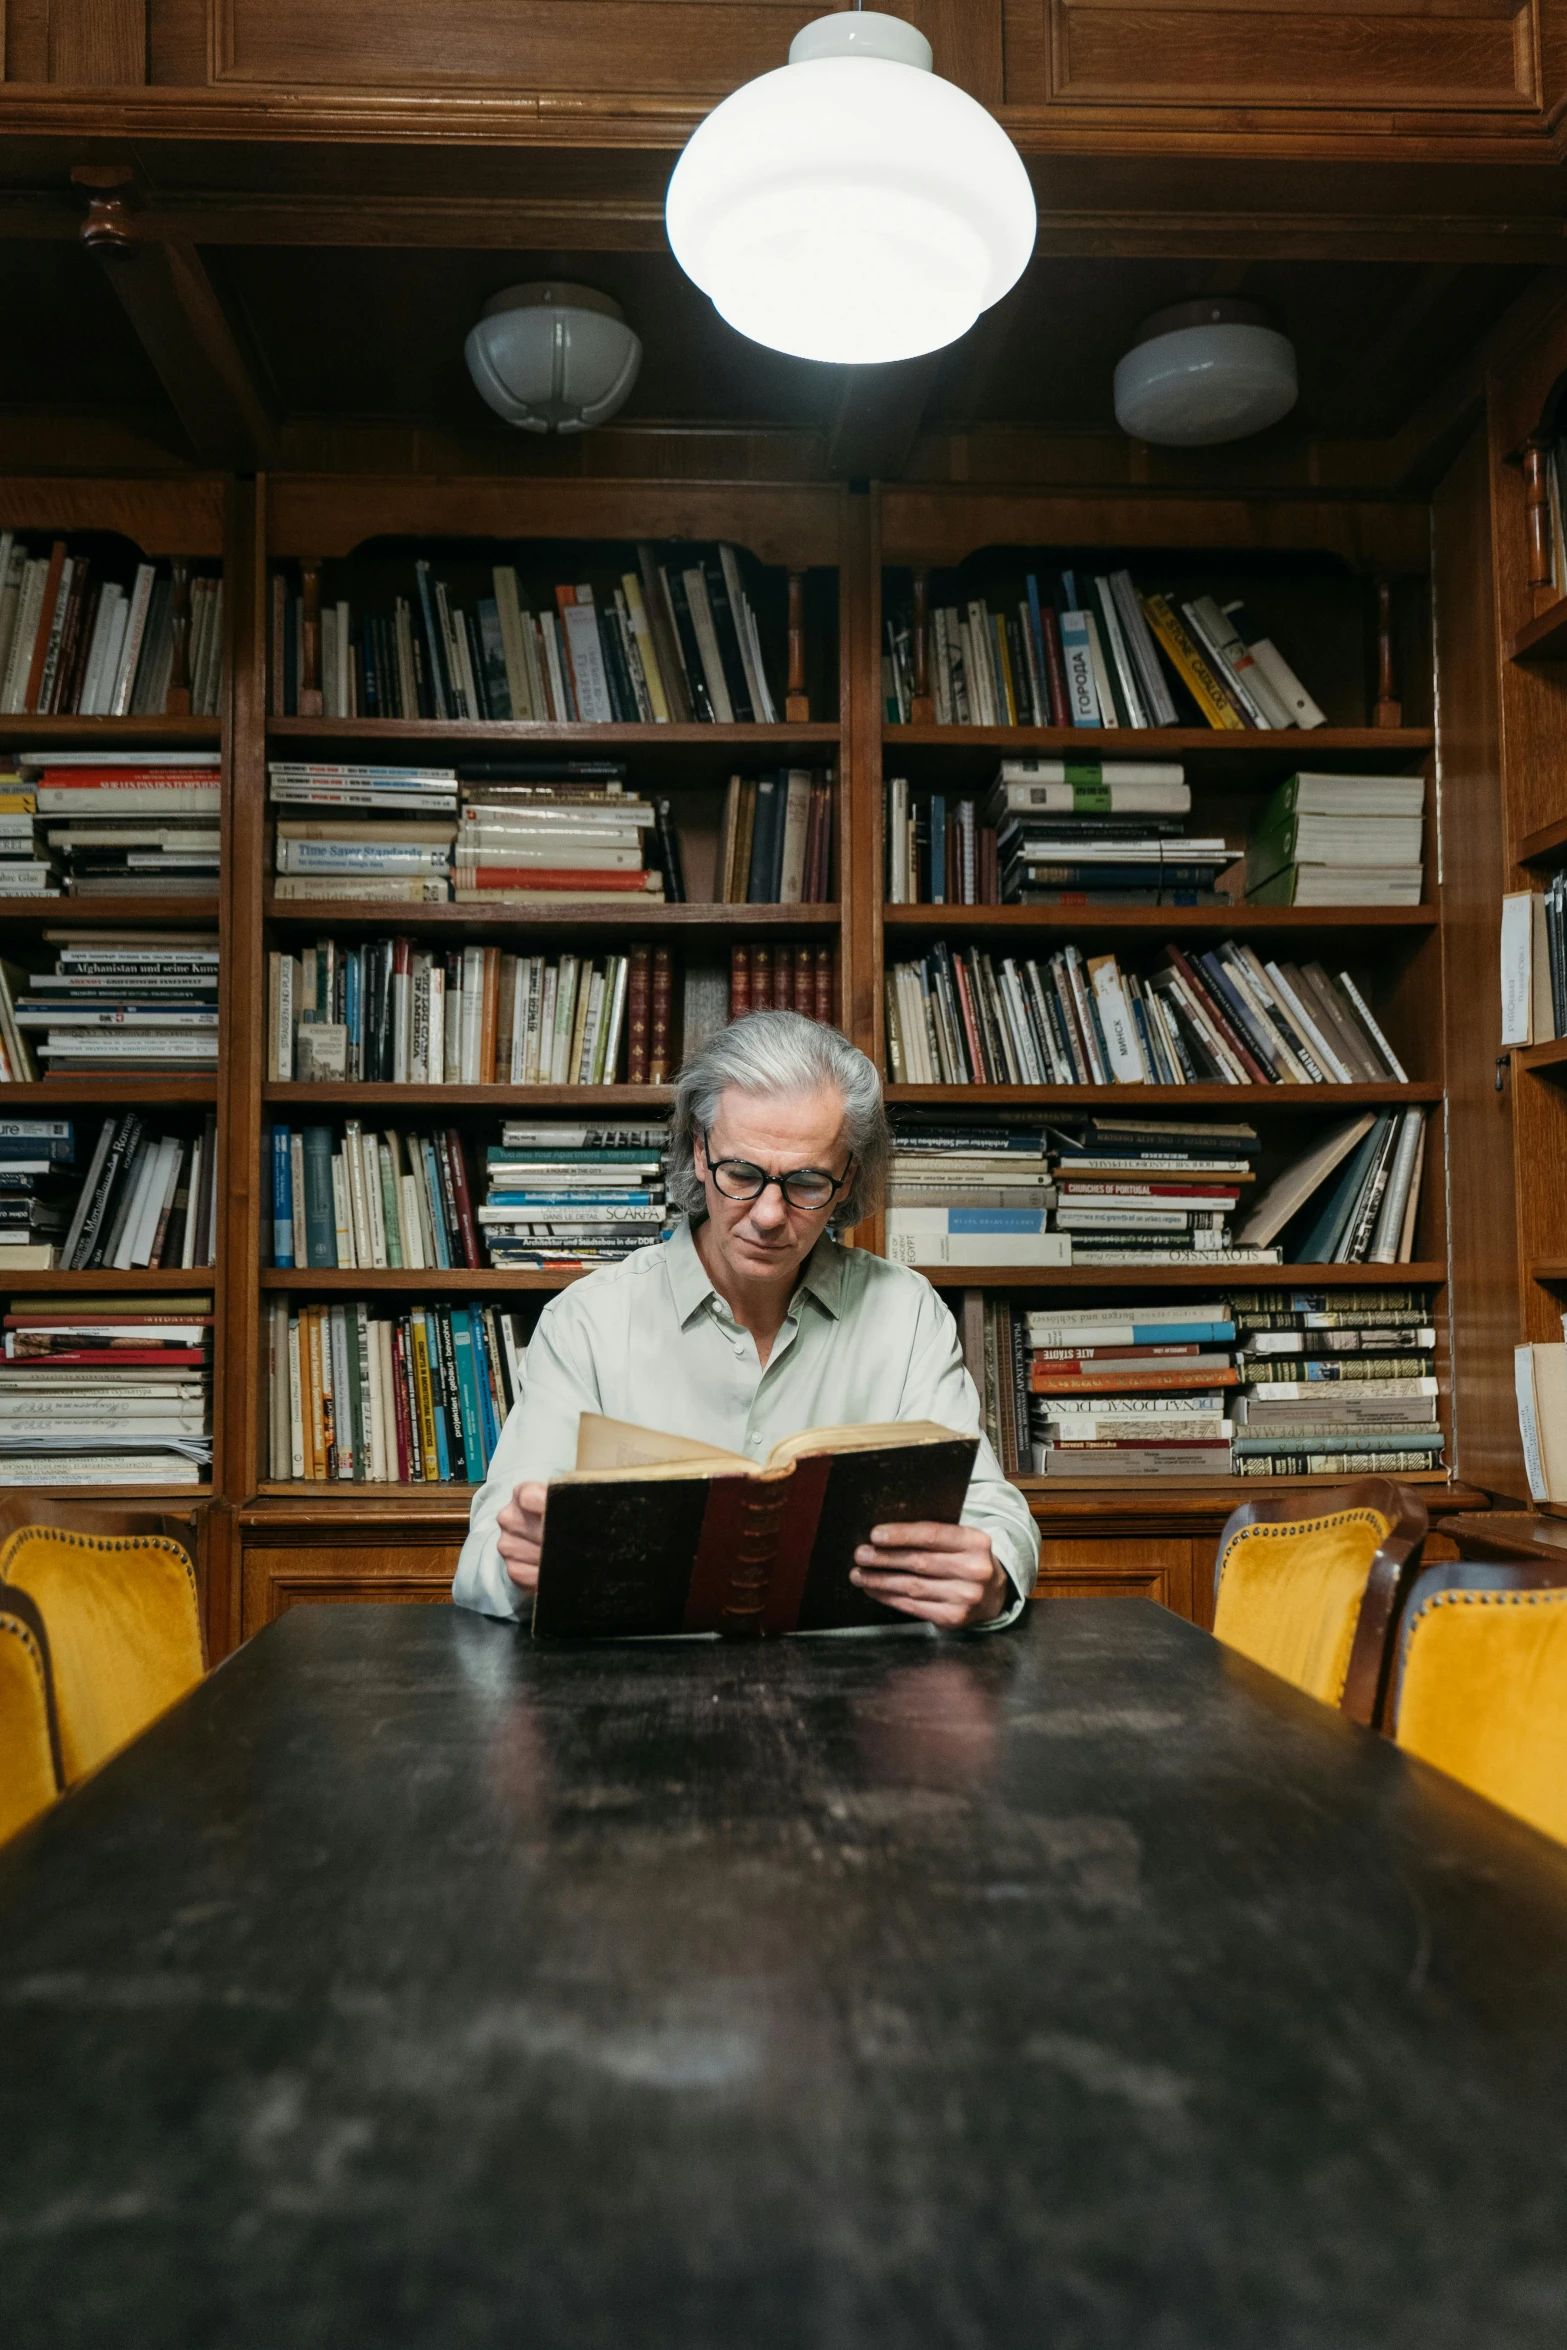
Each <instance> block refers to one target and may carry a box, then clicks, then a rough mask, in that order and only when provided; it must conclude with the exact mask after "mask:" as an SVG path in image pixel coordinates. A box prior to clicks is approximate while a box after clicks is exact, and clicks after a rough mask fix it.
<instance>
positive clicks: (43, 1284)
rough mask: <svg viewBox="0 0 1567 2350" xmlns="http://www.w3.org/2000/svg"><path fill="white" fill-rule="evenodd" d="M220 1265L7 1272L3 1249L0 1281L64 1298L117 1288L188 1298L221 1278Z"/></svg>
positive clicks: (107, 1266) (0, 1254)
mask: <svg viewBox="0 0 1567 2350" xmlns="http://www.w3.org/2000/svg"><path fill="white" fill-rule="evenodd" d="M217 1277H218V1269H217V1267H216V1265H187V1266H184V1267H181V1266H178V1265H172V1266H166V1265H159V1266H151V1267H147V1266H144V1267H143V1268H142V1269H141V1270H140V1271H139V1272H126V1273H117V1272H116V1271H115V1270H114V1268H113V1267H112V1266H109V1265H100V1266H98V1267H97V1269H96V1270H95V1271H92V1272H87V1273H70V1272H67V1271H65V1270H64V1268H63V1267H58V1266H57V1267H56V1268H55V1270H54V1271H53V1272H52V1273H12V1274H10V1275H7V1274H6V1271H5V1265H4V1259H3V1252H0V1281H9V1283H10V1285H11V1286H12V1287H14V1288H16V1289H25V1290H28V1291H33V1290H36V1291H37V1292H38V1294H39V1295H40V1296H43V1295H44V1294H45V1292H48V1293H49V1294H50V1295H55V1294H58V1295H59V1296H61V1297H75V1296H82V1297H96V1296H98V1295H100V1294H101V1293H106V1292H109V1291H113V1290H121V1289H123V1290H126V1291H131V1290H145V1291H147V1293H148V1294H149V1295H151V1296H156V1294H157V1293H158V1292H159V1291H160V1290H163V1291H166V1292H167V1293H168V1294H169V1295H171V1296H174V1297H184V1296H185V1295H186V1294H187V1292H189V1291H191V1290H210V1289H211V1287H212V1285H213V1283H214V1282H215V1281H216V1280H217Z"/></svg>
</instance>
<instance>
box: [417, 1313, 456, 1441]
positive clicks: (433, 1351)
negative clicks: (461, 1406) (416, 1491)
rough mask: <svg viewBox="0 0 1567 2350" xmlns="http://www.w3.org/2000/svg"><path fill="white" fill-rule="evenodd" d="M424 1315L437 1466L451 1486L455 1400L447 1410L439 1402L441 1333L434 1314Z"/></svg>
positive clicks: (447, 1404)
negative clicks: (449, 1427) (449, 1420)
mask: <svg viewBox="0 0 1567 2350" xmlns="http://www.w3.org/2000/svg"><path fill="white" fill-rule="evenodd" d="M416 1310H422V1311H423V1314H424V1350H425V1353H426V1354H427V1355H428V1357H429V1360H430V1388H431V1395H430V1403H431V1411H430V1417H431V1419H432V1420H433V1421H434V1423H435V1465H436V1469H437V1472H438V1474H439V1476H440V1480H441V1483H442V1484H443V1485H446V1484H449V1483H450V1481H451V1474H452V1456H451V1454H450V1452H449V1451H448V1449H447V1444H446V1414H447V1412H449V1411H450V1410H451V1409H452V1408H453V1403H454V1400H455V1399H454V1398H453V1397H451V1396H447V1397H446V1399H445V1409H444V1410H443V1409H442V1406H441V1403H440V1401H439V1400H438V1398H439V1392H440V1376H441V1332H440V1325H439V1324H438V1323H437V1321H436V1319H435V1316H434V1314H432V1313H431V1312H430V1310H429V1308H428V1307H427V1306H426V1307H424V1308H422V1309H416Z"/></svg>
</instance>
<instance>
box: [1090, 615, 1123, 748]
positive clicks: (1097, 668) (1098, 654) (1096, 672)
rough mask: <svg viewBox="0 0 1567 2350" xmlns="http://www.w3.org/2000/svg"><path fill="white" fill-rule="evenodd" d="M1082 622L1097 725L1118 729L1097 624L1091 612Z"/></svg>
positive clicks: (1108, 669)
mask: <svg viewBox="0 0 1567 2350" xmlns="http://www.w3.org/2000/svg"><path fill="white" fill-rule="evenodd" d="M1082 622H1083V630H1084V633H1085V635H1086V636H1087V639H1088V660H1089V665H1090V667H1091V669H1092V671H1093V678H1094V699H1095V701H1096V702H1097V703H1098V705H1099V723H1100V725H1101V726H1110V727H1119V726H1120V723H1121V721H1120V719H1119V718H1118V717H1117V716H1116V709H1115V696H1114V694H1113V693H1112V692H1111V690H1110V664H1109V662H1108V661H1107V660H1106V659H1105V650H1104V645H1103V642H1102V641H1101V639H1100V635H1099V624H1098V622H1097V620H1096V619H1095V617H1094V615H1093V613H1092V612H1084V613H1083V614H1082Z"/></svg>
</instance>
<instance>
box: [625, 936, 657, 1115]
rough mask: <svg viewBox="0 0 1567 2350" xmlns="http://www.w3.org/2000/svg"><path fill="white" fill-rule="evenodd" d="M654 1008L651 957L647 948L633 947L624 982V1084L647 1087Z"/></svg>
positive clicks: (650, 951) (650, 952)
mask: <svg viewBox="0 0 1567 2350" xmlns="http://www.w3.org/2000/svg"><path fill="white" fill-rule="evenodd" d="M652 1009H653V957H652V950H651V949H650V948H648V947H645V946H642V947H633V948H632V950H631V969H630V972H629V974H628V976H627V980H626V1083H627V1084H628V1085H646V1083H647V1048H648V1023H649V1019H650V1017H651V1014H652Z"/></svg>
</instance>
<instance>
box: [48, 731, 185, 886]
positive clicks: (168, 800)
mask: <svg viewBox="0 0 1567 2350" xmlns="http://www.w3.org/2000/svg"><path fill="white" fill-rule="evenodd" d="M222 764H223V755H222V753H221V752H220V751H140V750H120V749H102V750H95V751H55V750H48V751H20V752H18V754H17V767H18V770H19V772H20V774H21V777H22V781H23V784H24V785H25V786H26V788H27V789H29V790H30V791H31V792H32V795H33V804H34V808H35V810H36V815H37V824H36V832H35V838H37V843H38V846H37V852H36V853H37V855H38V857H39V858H40V859H41V860H42V863H43V864H44V866H46V867H47V869H48V871H49V873H50V874H51V875H53V874H55V873H59V874H61V875H63V881H64V887H65V889H66V890H67V891H68V892H69V894H70V895H71V896H72V897H146V896H149V895H156V896H158V897H211V896H213V895H214V893H215V892H216V890H217V886H218V875H219V870H220V857H219V846H220V822H221V816H220V811H221V806H222V798H223V789H222V779H221V769H222ZM44 894H46V895H55V894H58V893H57V892H56V891H55V890H54V889H53V887H52V885H51V884H49V883H46V884H45V887H44Z"/></svg>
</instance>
